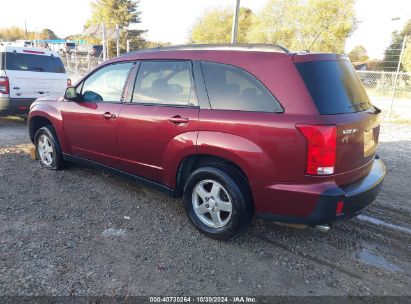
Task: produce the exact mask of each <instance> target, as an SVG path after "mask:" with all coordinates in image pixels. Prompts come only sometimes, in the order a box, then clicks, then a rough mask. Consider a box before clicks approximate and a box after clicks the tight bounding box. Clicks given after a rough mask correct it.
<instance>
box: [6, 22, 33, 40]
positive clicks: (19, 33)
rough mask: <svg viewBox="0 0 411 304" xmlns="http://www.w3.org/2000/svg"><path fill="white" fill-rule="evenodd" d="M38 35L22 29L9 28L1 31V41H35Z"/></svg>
mask: <svg viewBox="0 0 411 304" xmlns="http://www.w3.org/2000/svg"><path fill="white" fill-rule="evenodd" d="M35 36H36V34H35V33H33V32H28V33H27V35H26V31H25V30H24V29H22V28H19V27H16V26H12V27H9V28H3V29H0V39H4V40H8V41H15V40H19V39H35Z"/></svg>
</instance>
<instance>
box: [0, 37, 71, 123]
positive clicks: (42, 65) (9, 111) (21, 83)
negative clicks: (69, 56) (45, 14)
mask: <svg viewBox="0 0 411 304" xmlns="http://www.w3.org/2000/svg"><path fill="white" fill-rule="evenodd" d="M67 84H68V78H67V74H66V70H65V69H64V65H63V62H62V61H61V59H60V57H59V55H58V54H57V53H55V52H52V51H50V50H47V49H42V48H34V47H17V46H13V45H7V46H1V45H0V116H4V115H21V114H27V113H28V112H29V110H30V105H31V103H32V102H33V101H34V100H35V99H37V98H39V97H43V96H47V95H54V94H62V93H64V91H65V89H66V88H67Z"/></svg>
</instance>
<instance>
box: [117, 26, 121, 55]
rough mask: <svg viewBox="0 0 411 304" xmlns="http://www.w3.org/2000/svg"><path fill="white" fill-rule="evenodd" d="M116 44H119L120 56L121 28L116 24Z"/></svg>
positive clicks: (118, 51) (118, 53)
mask: <svg viewBox="0 0 411 304" xmlns="http://www.w3.org/2000/svg"><path fill="white" fill-rule="evenodd" d="M116 45H117V57H119V56H120V28H119V26H118V24H116Z"/></svg>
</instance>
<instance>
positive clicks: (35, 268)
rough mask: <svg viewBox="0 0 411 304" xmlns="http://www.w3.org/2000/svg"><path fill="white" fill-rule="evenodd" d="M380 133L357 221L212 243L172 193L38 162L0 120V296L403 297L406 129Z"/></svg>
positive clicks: (407, 236) (20, 128)
mask: <svg viewBox="0 0 411 304" xmlns="http://www.w3.org/2000/svg"><path fill="white" fill-rule="evenodd" d="M380 139H381V140H380V141H381V143H380V148H379V150H380V151H379V153H380V155H381V157H382V159H384V160H385V162H386V165H387V169H388V175H387V177H386V181H385V185H384V188H383V190H382V193H381V194H380V196H379V198H378V201H377V202H375V203H374V204H373V205H372V206H370V208H369V209H368V210H367V211H366V212H365V213H364V216H363V217H362V218H361V219H358V218H356V219H352V220H350V221H348V222H345V223H338V224H335V225H334V226H333V227H332V229H331V230H330V231H329V232H328V233H321V232H319V231H317V230H315V229H313V228H308V229H305V230H297V229H291V228H286V227H282V226H277V225H275V224H273V223H268V222H264V221H260V220H255V221H254V222H253V224H252V226H251V227H250V229H249V230H248V232H247V233H246V234H244V235H243V236H241V237H239V238H237V239H236V240H234V241H229V242H220V241H215V240H212V239H209V238H206V237H204V236H203V235H201V234H199V233H198V232H197V231H196V230H195V229H194V228H193V227H192V226H191V224H190V223H189V221H188V219H187V217H186V215H185V213H184V209H183V207H182V204H181V201H179V200H173V199H170V198H168V197H166V196H165V195H163V194H161V193H157V192H155V191H153V190H150V189H147V188H144V187H141V186H139V185H137V184H134V183H131V182H128V181H125V180H123V179H121V178H117V177H114V176H111V175H107V174H105V173H102V172H100V171H97V170H94V169H90V168H86V167H82V166H78V165H72V166H70V168H69V169H67V170H65V171H57V172H54V171H48V170H45V169H42V168H41V167H40V166H39V164H38V163H37V162H34V161H31V160H30V158H29V155H28V148H29V146H30V142H29V140H28V136H27V130H26V126H25V123H24V122H23V121H21V120H18V119H4V118H0V205H1V210H0V218H1V226H0V231H1V234H0V295H3V296H4V295H20V296H22V295H27V296H30V295H55V296H66V295H87V296H90V295H92V296H97V295H159V294H161V295H239V294H241V295H405V296H411V290H410V288H409V286H411V266H410V260H411V252H410V246H411V245H410V244H411V223H410V213H411V204H410V203H411V199H410V194H411V193H410V192H411V191H410V164H411V159H410V157H409V156H410V154H409V153H410V150H411V126H410V125H388V124H386V125H383V126H382V130H381V137H380ZM375 219H377V220H380V221H382V223H377V224H376V223H372V221H375ZM385 223H388V224H391V226H389V227H387V226H385Z"/></svg>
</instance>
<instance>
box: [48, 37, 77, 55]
mask: <svg viewBox="0 0 411 304" xmlns="http://www.w3.org/2000/svg"><path fill="white" fill-rule="evenodd" d="M48 45H49V48H50V50H52V51H54V52H58V53H60V54H68V53H70V52H71V51H73V50H75V48H76V43H75V42H69V41H61V40H58V41H57V42H49V43H48Z"/></svg>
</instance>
